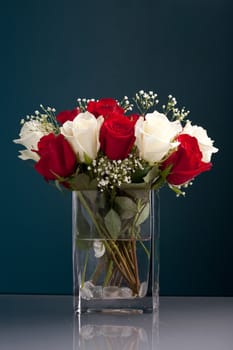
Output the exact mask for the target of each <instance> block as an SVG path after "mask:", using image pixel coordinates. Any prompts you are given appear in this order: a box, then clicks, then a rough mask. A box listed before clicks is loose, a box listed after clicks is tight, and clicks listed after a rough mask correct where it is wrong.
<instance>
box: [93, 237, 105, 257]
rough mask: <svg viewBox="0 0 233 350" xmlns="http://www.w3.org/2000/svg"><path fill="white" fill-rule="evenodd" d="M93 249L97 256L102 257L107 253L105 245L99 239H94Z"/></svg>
mask: <svg viewBox="0 0 233 350" xmlns="http://www.w3.org/2000/svg"><path fill="white" fill-rule="evenodd" d="M93 249H94V253H95V257H96V258H101V256H103V255H104V253H105V245H104V244H103V242H101V241H100V240H98V239H95V240H94V243H93Z"/></svg>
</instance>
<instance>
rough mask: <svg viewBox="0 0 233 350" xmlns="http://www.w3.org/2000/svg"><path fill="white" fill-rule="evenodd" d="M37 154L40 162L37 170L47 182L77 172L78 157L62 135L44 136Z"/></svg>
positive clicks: (37, 164)
mask: <svg viewBox="0 0 233 350" xmlns="http://www.w3.org/2000/svg"><path fill="white" fill-rule="evenodd" d="M36 152H37V153H38V154H39V156H40V160H39V161H38V162H37V163H36V164H35V169H36V170H37V171H38V173H40V174H41V175H42V176H44V178H45V179H46V180H47V181H48V180H56V178H57V176H56V175H58V176H61V177H66V176H69V175H71V174H72V173H73V172H74V171H75V167H76V162H77V159H76V155H75V153H74V151H73V150H72V148H71V146H70V144H69V143H68V141H66V139H65V137H64V136H63V135H62V134H60V135H58V136H55V135H54V134H53V133H50V134H48V135H45V136H43V137H42V138H41V139H40V141H39V142H38V151H36Z"/></svg>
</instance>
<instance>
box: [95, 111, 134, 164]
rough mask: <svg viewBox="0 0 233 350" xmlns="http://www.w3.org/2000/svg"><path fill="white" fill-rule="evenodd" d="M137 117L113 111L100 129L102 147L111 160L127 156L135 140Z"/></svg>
mask: <svg viewBox="0 0 233 350" xmlns="http://www.w3.org/2000/svg"><path fill="white" fill-rule="evenodd" d="M135 122H136V118H132V120H130V119H129V118H128V117H126V116H124V115H122V114H117V113H111V114H109V116H108V118H107V119H105V121H104V123H103V124H102V127H101V129H100V148H101V150H102V151H103V152H104V153H105V154H106V156H107V157H108V158H109V159H111V160H118V159H124V158H126V157H127V156H128V155H129V153H130V151H131V149H132V147H133V144H134V141H135V136H134V125H135Z"/></svg>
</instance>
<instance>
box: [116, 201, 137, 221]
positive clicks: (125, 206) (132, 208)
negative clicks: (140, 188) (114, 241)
mask: <svg viewBox="0 0 233 350" xmlns="http://www.w3.org/2000/svg"><path fill="white" fill-rule="evenodd" d="M115 204H116V207H117V208H118V209H119V213H120V216H121V218H122V219H130V218H132V217H133V216H135V214H136V213H137V205H136V203H134V201H133V200H132V199H130V198H129V197H123V196H122V197H120V196H118V197H116V198H115Z"/></svg>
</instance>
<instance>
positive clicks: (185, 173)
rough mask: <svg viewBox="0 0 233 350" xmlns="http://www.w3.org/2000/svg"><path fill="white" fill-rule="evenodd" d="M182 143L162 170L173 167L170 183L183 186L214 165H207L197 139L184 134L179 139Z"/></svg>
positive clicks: (165, 162)
mask: <svg viewBox="0 0 233 350" xmlns="http://www.w3.org/2000/svg"><path fill="white" fill-rule="evenodd" d="M178 141H179V142H180V144H179V146H178V149H177V151H176V152H174V153H172V154H171V155H170V156H169V157H168V159H166V160H165V161H164V163H163V164H162V169H165V168H166V167H168V166H169V165H171V164H172V165H173V166H172V169H171V172H170V174H169V175H168V176H167V181H168V183H170V184H172V185H182V184H184V183H185V182H187V181H189V180H191V179H193V178H194V177H195V176H197V175H199V174H200V173H202V172H204V171H207V170H210V168H211V166H212V164H211V163H205V162H203V161H202V160H201V159H202V153H201V151H200V148H199V146H198V141H197V139H196V138H195V137H193V136H190V135H188V134H182V135H180V136H179V137H178Z"/></svg>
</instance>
